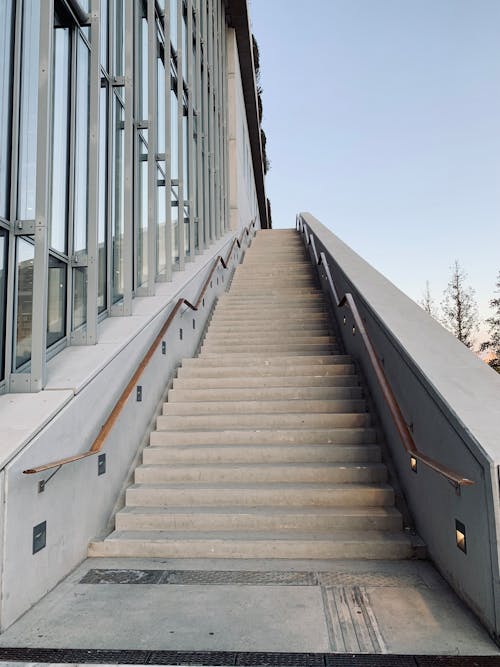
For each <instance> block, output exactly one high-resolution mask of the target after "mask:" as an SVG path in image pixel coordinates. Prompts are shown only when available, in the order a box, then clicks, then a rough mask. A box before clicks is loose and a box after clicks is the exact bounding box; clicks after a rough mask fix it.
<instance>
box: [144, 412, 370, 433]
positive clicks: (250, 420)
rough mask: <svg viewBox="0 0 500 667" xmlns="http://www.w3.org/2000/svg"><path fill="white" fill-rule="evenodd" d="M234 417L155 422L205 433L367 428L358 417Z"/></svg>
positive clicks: (367, 418) (161, 427)
mask: <svg viewBox="0 0 500 667" xmlns="http://www.w3.org/2000/svg"><path fill="white" fill-rule="evenodd" d="M235 421H236V420H235V418H234V414H229V415H216V414H215V415H214V414H210V415H189V416H178V417H174V416H168V417H163V416H160V417H158V419H157V428H158V430H159V431H184V430H185V431H190V430H193V429H204V430H207V431H213V430H220V429H226V428H229V429H236V430H238V429H239V430H243V429H260V430H262V429H274V428H286V429H289V428H297V429H304V428H306V429H310V428H355V427H362V426H370V416H369V415H368V414H366V413H360V414H347V415H346V414H324V413H315V414H312V415H307V414H255V415H244V414H243V415H238V419H237V424H235Z"/></svg>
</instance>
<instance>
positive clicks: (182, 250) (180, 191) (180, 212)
mask: <svg viewBox="0 0 500 667" xmlns="http://www.w3.org/2000/svg"><path fill="white" fill-rule="evenodd" d="M183 21H184V19H183V16H182V0H177V139H178V140H177V149H178V150H177V153H178V174H177V176H178V183H179V185H178V186H177V201H178V209H177V219H178V223H177V228H178V233H179V269H180V270H181V271H182V270H183V269H184V264H185V256H186V244H185V243H184V159H183V155H184V135H183V128H182V121H183V117H184V100H183V98H184V92H183V84H182V81H183V64H182V55H183V54H182V23H183Z"/></svg>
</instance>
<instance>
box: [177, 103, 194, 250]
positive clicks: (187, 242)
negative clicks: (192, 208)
mask: <svg viewBox="0 0 500 667" xmlns="http://www.w3.org/2000/svg"><path fill="white" fill-rule="evenodd" d="M187 120H188V119H187V116H183V117H182V156H183V157H182V166H183V183H184V187H183V196H184V202H187V201H188V200H189V187H190V183H189V158H190V151H189V137H188V122H187ZM179 206H180V204H179ZM182 210H183V211H184V248H185V252H186V255H190V254H191V238H190V234H189V205H185V206H183V209H182Z"/></svg>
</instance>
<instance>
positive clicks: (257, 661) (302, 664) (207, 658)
mask: <svg viewBox="0 0 500 667" xmlns="http://www.w3.org/2000/svg"><path fill="white" fill-rule="evenodd" d="M0 661H8V662H29V663H34V662H38V663H49V662H50V663H55V664H58V663H59V664H64V663H73V664H113V665H131V664H135V665H146V664H147V665H193V666H194V665H221V667H231V666H233V665H234V666H238V667H244V666H245V665H248V667H500V656H463V655H454V656H444V655H439V656H435V655H425V656H412V655H367V654H363V655H360V654H355V653H344V654H341V653H257V652H255V653H250V652H249V653H246V652H241V653H233V652H223V651H117V650H109V651H108V650H101V649H97V650H85V649H50V648H45V649H44V648H37V649H33V648H0Z"/></svg>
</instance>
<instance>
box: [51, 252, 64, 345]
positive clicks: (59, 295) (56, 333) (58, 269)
mask: <svg viewBox="0 0 500 667" xmlns="http://www.w3.org/2000/svg"><path fill="white" fill-rule="evenodd" d="M65 335H66V264H65V263H64V262H63V261H61V260H60V259H58V258H57V257H53V256H52V255H49V280H48V293H47V347H50V346H51V345H53V344H54V343H57V341H58V340H61V338H64V336H65Z"/></svg>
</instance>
